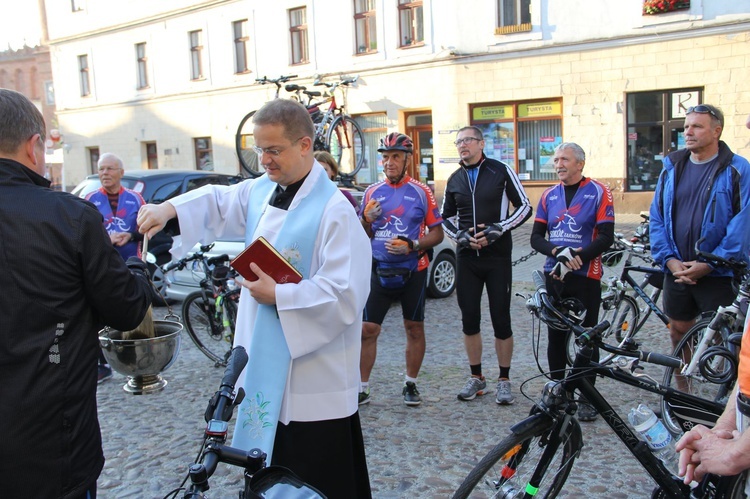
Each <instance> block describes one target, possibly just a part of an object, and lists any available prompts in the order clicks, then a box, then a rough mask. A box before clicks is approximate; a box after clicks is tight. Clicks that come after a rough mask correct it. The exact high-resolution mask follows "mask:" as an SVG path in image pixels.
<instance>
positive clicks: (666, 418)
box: [661, 240, 750, 434]
mask: <svg viewBox="0 0 750 499" xmlns="http://www.w3.org/2000/svg"><path fill="white" fill-rule="evenodd" d="M700 242H701V241H700V240H699V241H698V242H697V243H696V247H697V246H698V244H699V243H700ZM696 253H697V255H698V258H701V259H703V260H705V261H708V262H710V263H712V264H714V265H715V266H724V267H729V268H731V269H732V271H733V272H734V275H735V276H741V277H742V283H741V284H740V287H739V290H738V292H737V295H736V296H735V298H734V301H733V302H732V304H731V305H728V306H720V307H719V308H718V309H717V310H716V312H714V313H713V314H710V315H708V316H705V317H703V318H701V319H699V320H698V321H697V322H696V323H695V325H694V326H693V327H692V328H690V329H689V330H688V332H687V333H685V336H683V337H682V339H681V340H680V341H679V343H678V344H677V347H675V350H674V353H673V354H672V355H673V356H675V357H677V358H679V359H682V361H683V362H684V364H685V365H684V367H682V369H680V370H679V371H677V370H675V369H673V368H668V369H666V371H665V372H664V380H663V384H664V385H667V386H673V387H676V388H677V389H679V390H682V391H686V392H688V393H691V394H693V395H696V396H699V397H701V398H705V399H710V400H715V401H717V402H722V403H726V400H727V398H728V397H729V396H730V395H731V393H732V389H733V388H734V383H735V381H736V380H737V367H738V365H739V360H738V359H739V349H740V343H741V342H742V333H743V327H744V324H745V317H746V316H747V308H748V303H750V278H749V277H750V276H749V275H748V269H747V263H746V262H738V261H735V260H726V259H724V258H721V257H719V256H718V255H713V254H711V253H706V252H702V251H697V252H696ZM661 407H662V421H663V422H664V426H666V427H667V429H668V430H669V431H671V432H672V433H673V434H681V433H682V432H683V431H689V430H690V427H688V426H684V425H680V420H679V419H678V418H676V417H675V415H676V414H678V413H679V412H680V411H682V410H683V408H681V407H679V406H676V405H674V404H670V403H669V402H668V401H665V400H662V402H661Z"/></svg>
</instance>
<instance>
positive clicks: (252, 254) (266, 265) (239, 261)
mask: <svg viewBox="0 0 750 499" xmlns="http://www.w3.org/2000/svg"><path fill="white" fill-rule="evenodd" d="M251 262H254V263H255V264H256V265H257V266H258V267H260V269H261V270H262V271H263V272H265V273H266V274H268V275H270V276H271V277H273V279H274V280H275V281H276V282H277V283H279V284H286V283H289V282H294V283H297V282H300V281H301V280H302V274H300V273H299V271H298V270H297V269H295V268H294V265H292V264H291V263H289V262H288V261H287V259H286V258H284V257H283V256H281V253H279V252H278V251H277V250H276V248H274V247H273V246H272V245H271V243H269V242H268V241H267V240H266V238H265V237H263V236H260V237H259V238H258V239H256V240H255V241H253V242H252V243H251V244H250V246H248V247H247V248H245V249H244V250H243V251H242V253H240V254H239V255H237V257H236V258H235V259H234V260H232V262H231V265H232V267H233V268H234V269H235V270H236V271H237V272H239V273H240V275H241V276H242V277H244V278H245V279H247V280H248V281H257V280H258V276H257V275H255V272H253V271H252V270H250V263H251Z"/></svg>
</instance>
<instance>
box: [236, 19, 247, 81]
mask: <svg viewBox="0 0 750 499" xmlns="http://www.w3.org/2000/svg"><path fill="white" fill-rule="evenodd" d="M232 33H233V34H234V72H235V73H247V72H248V71H249V69H248V67H247V42H248V40H249V39H250V37H249V36H248V34H247V19H242V20H241V21H234V22H233V23H232Z"/></svg>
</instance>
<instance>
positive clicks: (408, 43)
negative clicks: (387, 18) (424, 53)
mask: <svg viewBox="0 0 750 499" xmlns="http://www.w3.org/2000/svg"><path fill="white" fill-rule="evenodd" d="M398 26H399V35H400V39H399V47H413V46H415V45H422V44H424V22H423V20H422V0H398Z"/></svg>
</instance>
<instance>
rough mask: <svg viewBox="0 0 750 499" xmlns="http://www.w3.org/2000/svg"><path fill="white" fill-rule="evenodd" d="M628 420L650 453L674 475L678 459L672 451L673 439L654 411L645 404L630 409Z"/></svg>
mask: <svg viewBox="0 0 750 499" xmlns="http://www.w3.org/2000/svg"><path fill="white" fill-rule="evenodd" d="M628 420H629V421H630V424H632V425H633V427H634V428H635V429H636V430H637V431H638V433H640V434H641V436H642V437H643V439H644V440H645V441H646V443H647V444H648V447H649V449H651V452H653V453H654V454H655V455H656V457H658V458H659V459H660V460H661V462H662V463H664V466H665V467H666V468H667V470H669V471H670V472H672V473H674V474H676V473H677V469H678V468H677V466H678V460H679V457H678V455H677V453H676V452H675V450H674V445H675V442H674V439H673V438H672V434H671V433H669V430H667V429H666V428H665V427H664V424H663V423H662V422H661V420H660V419H659V418H657V417H656V414H654V411H652V410H651V408H649V406H647V405H646V404H640V405H638V407H635V408H633V409H630V413H629V414H628Z"/></svg>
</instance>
